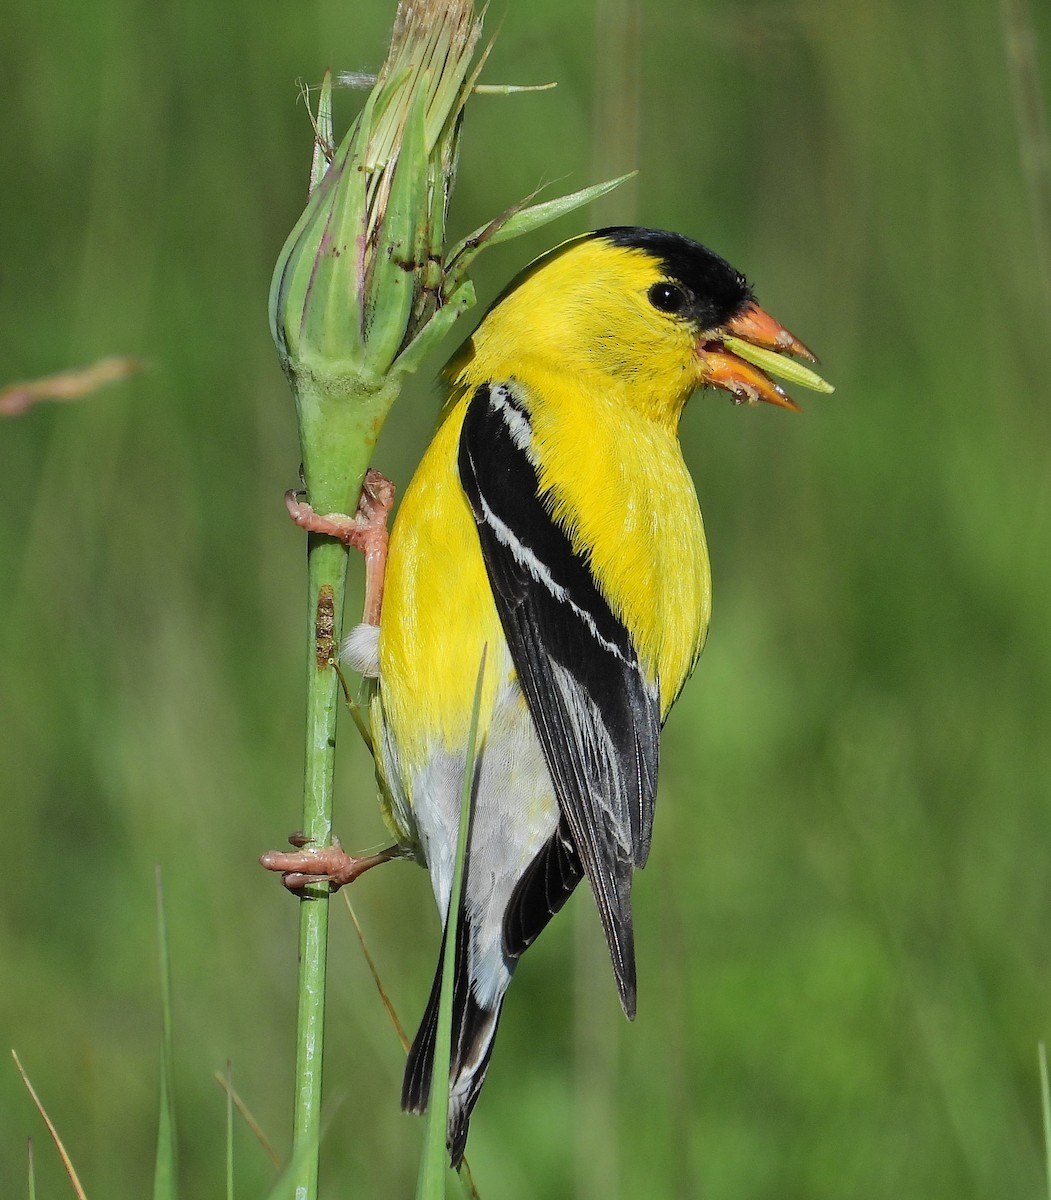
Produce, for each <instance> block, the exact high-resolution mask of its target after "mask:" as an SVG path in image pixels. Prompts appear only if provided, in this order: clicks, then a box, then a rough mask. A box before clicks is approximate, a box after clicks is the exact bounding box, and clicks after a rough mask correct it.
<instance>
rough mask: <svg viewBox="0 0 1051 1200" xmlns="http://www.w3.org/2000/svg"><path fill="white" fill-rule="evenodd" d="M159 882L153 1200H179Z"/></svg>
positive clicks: (168, 962)
mask: <svg viewBox="0 0 1051 1200" xmlns="http://www.w3.org/2000/svg"><path fill="white" fill-rule="evenodd" d="M156 881H157V952H158V955H159V957H160V968H161V1071H160V1105H159V1109H160V1111H159V1114H158V1119H157V1160H156V1163H155V1165H154V1169H153V1200H176V1197H177V1196H178V1183H177V1180H176V1162H175V1153H176V1152H175V1088H174V1075H175V1055H174V1052H173V1049H172V984H171V959H170V956H169V953H168V922H167V920H166V918H165V915H164V885H163V883H162V880H161V869H160V867H158V868H157V871H156Z"/></svg>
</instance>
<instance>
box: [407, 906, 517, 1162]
mask: <svg viewBox="0 0 1051 1200" xmlns="http://www.w3.org/2000/svg"><path fill="white" fill-rule="evenodd" d="M468 937H469V930H468V927H467V920H466V914H465V913H464V912H463V911H462V909H461V912H460V920H459V922H458V925H457V935H456V973H455V977H454V979H453V1025H452V1056H451V1058H452V1062H451V1069H450V1072H449V1131H448V1134H447V1137H446V1142H447V1145H448V1147H449V1156H450V1158H451V1160H452V1165H453V1166H454V1167H457V1166H459V1165H460V1160H461V1159H462V1158H463V1152H464V1147H465V1146H466V1145H467V1128H468V1125H469V1124H470V1120H471V1111H472V1110H473V1108H474V1106H475V1103H476V1102H477V1100H478V1095H479V1093H480V1092H481V1090H482V1084H483V1082H484V1081H485V1072H486V1070H487V1068H488V1066H489V1057H490V1055H491V1054H492V1052H493V1039H494V1038H495V1037H496V1027H497V1024H498V1022H499V1020H500V1002H502V1000H503V997H501V998H500V1002H498V1003H497V1006H496V1008H495V1009H490V1008H483V1007H482V1005H480V1004H479V1003H478V1001H477V1000H476V999H475V996H474V990H473V989H472V987H471V979H470V966H469V962H468V954H467V945H468V941H467V939H468ZM444 959H445V938H444V937H443V938H442V949H441V954H440V955H439V957H438V969H437V971H435V973H434V983H433V984H432V985H431V995H430V999H429V1000H428V1001H427V1007H426V1009H425V1010H424V1014H423V1020H422V1021H421V1022H420V1028H419V1030H418V1031H417V1033H416V1037H415V1039H414V1040H413V1043H412V1047H411V1048H410V1050H409V1059H408V1062H407V1063H406V1064H405V1078H404V1080H403V1082H402V1089H401V1106H402V1108H403V1109H405V1111H406V1112H415V1113H422V1112H424V1111H425V1110H426V1108H427V1101H428V1099H429V1097H430V1091H431V1077H432V1075H433V1074H434V1042H435V1037H436V1036H437V1032H438V1002H439V999H440V997H441V990H442V963H443V962H444Z"/></svg>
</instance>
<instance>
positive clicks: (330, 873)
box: [259, 833, 400, 892]
mask: <svg viewBox="0 0 1051 1200" xmlns="http://www.w3.org/2000/svg"><path fill="white" fill-rule="evenodd" d="M288 840H289V841H290V842H291V843H292V845H293V846H296V847H298V848H297V849H296V850H294V851H287V850H268V851H267V852H266V853H265V854H263V855H261V856H260V858H259V865H260V866H263V867H265V868H266V869H267V870H268V871H280V872H281V882H282V883H283V884H284V885H285V887H286V888H288V890H289V891H290V892H299V891H302V890H303V888H305V887H307V886H308V885H309V884H312V883H328V884H329V885H330V887H331V890H332V891H334V892H335V891H337V890H338V889H339V888H341V887H343V885H344V884H346V883H353V882H354V880H355V879H357V877H358V876H359V875H363V874H364V873H365V872H366V871H368V870H369V869H370V868H372V867H378V866H379V864H380V863H385V862H390V860H391V859H392V858H399V857H400V851H399V849H398V847H397V846H389V847H388V848H387V849H386V850H380V851H379V853H378V854H369V855H366V856H365V857H363V858H352V857H351V856H350V855H349V854H347V853H346V852H345V851H344V850H343V847H342V846H341V845H340V844H339V838H335V837H334V838H333V839H332V845H331V846H310V845H308V844H307V841H308V839H306V838H304V837H303V835H302V834H299V833H294V834H292V836H291V837H290V838H289V839H288Z"/></svg>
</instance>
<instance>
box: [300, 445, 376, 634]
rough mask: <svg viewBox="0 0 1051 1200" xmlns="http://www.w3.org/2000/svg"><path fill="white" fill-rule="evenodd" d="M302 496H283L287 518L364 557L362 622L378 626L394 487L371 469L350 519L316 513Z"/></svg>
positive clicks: (366, 473)
mask: <svg viewBox="0 0 1051 1200" xmlns="http://www.w3.org/2000/svg"><path fill="white" fill-rule="evenodd" d="M301 495H302V493H300V492H295V491H289V492H286V493H285V507H286V508H287V509H288V515H289V516H290V517H291V518H292V520H293V521H295V523H296V524H297V525H298V526H299V527H300V528H301V529H306V530H307V531H308V532H309V533H323V534H326V535H327V536H328V537H334V538H338V539H339V540H340V541H341V542H342V543H343V544H344V545H345V546H353V547H354V548H355V549H356V550H360V551H361V553H362V554H364V556H365V611H364V613H363V614H362V621H363V622H364V623H365V624H366V625H378V624H379V623H380V612H381V610H382V608H383V576H384V572H385V571H386V568H387V517H388V515H389V514H390V510H391V508H392V507H393V506H394V484H393V483H391V481H390V480H389V479H388V478H387V477H386V476H385V475H381V474H380V473H379V471H376V470H373V468H372V467H369V469H368V470H367V471H366V472H365V480H364V482H363V483H362V485H361V495H360V497H359V498H358V511H357V512H356V513H355V514H354V516H352V517H348V516H346V515H344V514H343V513H325V514H324V515H322V514H321V513H316V512H314V510H313V509H312V508H311V507H310V505H309V504H307V502H306V501H305V500H301V499H300V496H301Z"/></svg>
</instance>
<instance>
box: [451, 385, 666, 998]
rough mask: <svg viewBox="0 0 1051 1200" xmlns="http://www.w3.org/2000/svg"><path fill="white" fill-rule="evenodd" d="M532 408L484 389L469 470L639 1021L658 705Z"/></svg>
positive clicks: (506, 607) (505, 614) (535, 707)
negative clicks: (543, 474) (582, 537)
mask: <svg viewBox="0 0 1051 1200" xmlns="http://www.w3.org/2000/svg"><path fill="white" fill-rule="evenodd" d="M531 451H532V427H531V423H530V417H529V412H528V409H527V408H526V407H525V405H523V404H522V402H521V401H520V400H519V399H518V398H517V397H516V396H515V395H514V392H513V390H512V388H511V387H510V386H508V385H505V384H491V385H486V386H483V387H481V388H479V389H478V391H477V392H476V393H475V395H474V396H473V397H472V399H471V401H470V403H469V405H468V408H467V413H466V416H465V418H464V424H463V430H462V432H461V435H460V447H459V471H460V480H461V483H462V485H463V489H464V492H465V494H466V496H467V499H468V501H469V503H470V505H471V508H472V510H473V512H474V517H475V521H476V523H477V525H478V536H479V540H480V542H481V548H482V556H483V558H484V560H485V565H486V570H487V572H488V575H489V580H490V583H491V585H492V588H493V594H494V596H495V598H496V608H497V612H498V613H499V616H500V621H501V624H502V626H503V630H504V635H505V636H506V638H507V643H508V646H509V648H510V651H511V657H512V660H513V661H514V664H515V669H516V670H517V672H518V676H519V680H520V683H521V686H522V690H523V692H524V693H525V697H526V700H527V702H528V705H529V710H530V713H531V715H532V718H533V721H534V724H535V725H536V729H537V733H538V735H539V737H540V742H541V745H542V747H543V750H544V757H545V760H546V762H547V766H548V769H549V770H550V772H551V776H552V780H553V781H554V785H555V791H556V795H557V798H558V802H559V807H560V809H561V811H562V814H563V818H564V820H565V824H566V826H567V827H568V829H569V832H570V835H571V837H572V840H573V843H574V846H575V848H576V852H577V854H578V855H579V858H580V863H581V865H582V866H583V869H584V873H585V874H586V875H587V877H588V881H589V883H590V884H591V889H592V891H593V893H594V895H595V900H596V903H597V905H598V909H599V915H600V917H601V919H602V924H603V927H604V929H605V933H606V940H607V942H608V943H609V949H610V955H611V957H612V959H613V967H614V973H615V975H616V978H617V985H618V988H619V991H620V997H621V1003H622V1004H623V1005H624V1009H625V1012H627V1013H628V1015H629V1016H632V1015H633V1014H634V1011H635V953H634V936H633V930H632V919H631V877H632V871H633V868H634V867H636V866H639V867H641V866H642V865H643V864H644V863H645V861H646V856H647V854H648V852H649V844H650V837H651V832H652V825H653V804H654V797H655V793H656V782H657V748H658V738H659V732H660V700H659V693H658V688H657V686H656V684H655V683H654V682H652V681H650V680H647V679H646V677H645V674H644V672H643V670H642V667H641V665H640V663H639V659H638V654H637V652H636V649H635V646H634V644H633V642H632V638H631V636H630V634H629V631H628V630H627V628H626V627H625V626H624V624H623V623H622V622H621V621H620V620H619V619H618V618H617V617H616V616H615V615H614V613H613V611H612V609H611V607H610V604H609V602H608V601H607V599H606V598H605V596H604V595H603V594H602V591H601V589H600V587H599V584H598V582H597V581H596V579H595V577H594V575H593V574H592V572H591V569H590V566H589V565H588V563H587V561H586V560H585V559H584V558H583V557H582V556H581V555H580V554H578V553H577V552H576V551H575V550H574V548H573V545H572V543H571V541H570V539H569V537H568V535H567V534H566V532H565V530H564V529H563V528H562V527H561V526H560V525H559V524H558V523H557V522H556V521H555V519H554V518H553V516H552V513H551V510H550V507H549V504H548V503H547V502H546V501H545V499H544V498H543V497H541V496H540V494H539V481H538V475H537V469H536V466H535V464H534V462H533V459H532V456H531Z"/></svg>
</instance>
